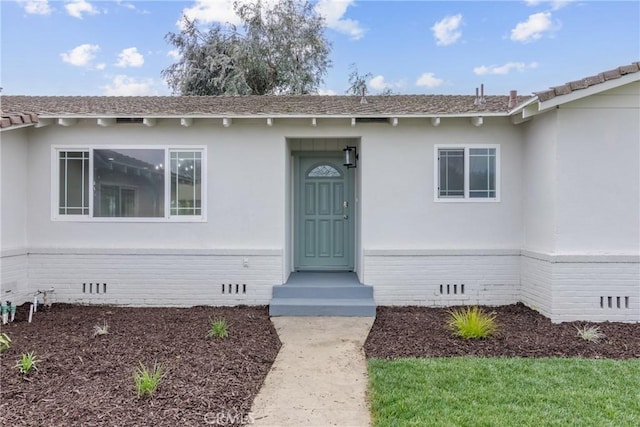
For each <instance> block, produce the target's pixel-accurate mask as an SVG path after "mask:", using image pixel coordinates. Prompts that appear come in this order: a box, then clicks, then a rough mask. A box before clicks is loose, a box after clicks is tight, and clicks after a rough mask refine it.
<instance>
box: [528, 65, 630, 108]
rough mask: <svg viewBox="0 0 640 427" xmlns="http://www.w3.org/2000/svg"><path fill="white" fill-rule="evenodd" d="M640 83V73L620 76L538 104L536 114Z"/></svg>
mask: <svg viewBox="0 0 640 427" xmlns="http://www.w3.org/2000/svg"><path fill="white" fill-rule="evenodd" d="M637 81H640V72H636V73H630V74H625V75H624V76H620V77H619V78H617V79H612V80H606V81H604V82H602V83H599V84H596V85H593V86H589V87H588V88H585V89H580V90H575V91H573V92H571V93H568V94H566V95H559V96H556V97H553V98H551V99H550V100H548V101H544V102H539V103H538V112H539V113H541V112H543V111H546V110H548V109H550V108H554V107H557V106H559V105H562V104H566V103H568V102H571V101H576V100H578V99H582V98H585V97H587V96H591V95H595V94H598V93H600V92H604V91H607V90H611V89H615V88H617V87H620V86H624V85H627V84H629V83H633V82H637Z"/></svg>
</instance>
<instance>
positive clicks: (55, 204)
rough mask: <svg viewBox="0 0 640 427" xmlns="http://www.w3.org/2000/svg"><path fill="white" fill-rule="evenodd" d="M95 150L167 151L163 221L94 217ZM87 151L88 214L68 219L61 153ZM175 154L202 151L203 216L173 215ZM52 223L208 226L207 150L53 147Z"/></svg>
mask: <svg viewBox="0 0 640 427" xmlns="http://www.w3.org/2000/svg"><path fill="white" fill-rule="evenodd" d="M94 150H164V165H165V168H164V173H165V176H164V178H165V181H164V182H165V184H164V217H155V218H154V217H149V218H136V217H94V216H93V203H94V194H93V187H94V186H95V182H94V178H93V159H94V155H93V151H94ZM61 151H88V152H89V186H90V190H91V193H90V194H89V214H88V215H68V214H67V215H65V214H60V211H59V206H60V194H59V189H60V182H59V179H60V161H59V159H60V152H61ZM172 151H200V152H201V153H202V156H201V162H202V163H201V180H202V183H201V201H200V203H201V208H202V211H201V212H202V214H201V215H171V200H170V199H171V162H170V159H171V155H170V153H171V152H172ZM50 194H51V220H52V221H67V222H207V147H206V146H204V145H197V146H194V145H185V146H175V145H82V146H80V145H52V146H51V193H50Z"/></svg>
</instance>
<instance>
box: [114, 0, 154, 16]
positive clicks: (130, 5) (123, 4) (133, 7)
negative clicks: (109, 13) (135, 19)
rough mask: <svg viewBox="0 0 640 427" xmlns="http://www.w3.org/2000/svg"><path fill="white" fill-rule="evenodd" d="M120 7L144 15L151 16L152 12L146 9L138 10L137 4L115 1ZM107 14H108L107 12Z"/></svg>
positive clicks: (120, 0)
mask: <svg viewBox="0 0 640 427" xmlns="http://www.w3.org/2000/svg"><path fill="white" fill-rule="evenodd" d="M115 1H116V4H117V5H118V6H121V7H124V8H125V9H129V10H133V11H134V12H137V13H140V14H142V15H149V14H150V13H151V12H149V11H148V10H145V9H138V8H137V7H136V5H135V4H133V3H127V2H124V1H123V0H115ZM105 13H106V12H105Z"/></svg>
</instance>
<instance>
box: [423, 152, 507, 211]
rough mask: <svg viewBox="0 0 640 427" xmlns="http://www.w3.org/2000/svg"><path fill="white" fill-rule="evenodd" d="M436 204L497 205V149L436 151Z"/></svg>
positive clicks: (498, 155)
mask: <svg viewBox="0 0 640 427" xmlns="http://www.w3.org/2000/svg"><path fill="white" fill-rule="evenodd" d="M435 157H436V162H435V174H436V176H435V181H436V183H437V186H436V189H435V199H436V201H456V200H458V201H460V200H466V201H483V200H485V201H498V200H499V170H500V168H499V166H500V165H499V158H500V148H499V146H497V145H491V146H443V145H439V146H436V147H435Z"/></svg>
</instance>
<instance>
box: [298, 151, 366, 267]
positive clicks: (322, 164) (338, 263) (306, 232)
mask: <svg viewBox="0 0 640 427" xmlns="http://www.w3.org/2000/svg"><path fill="white" fill-rule="evenodd" d="M295 158H296V166H297V168H296V170H297V176H296V188H295V231H294V234H295V243H294V245H295V251H294V254H295V255H294V257H295V260H294V261H295V262H294V264H295V269H296V270H325V271H353V239H354V237H353V236H354V231H353V230H354V227H353V217H354V215H353V211H354V209H353V208H354V206H353V176H352V175H353V170H351V169H347V167H346V166H343V157H342V153H335V154H334V153H299V154H297V155H296V157H295Z"/></svg>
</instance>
